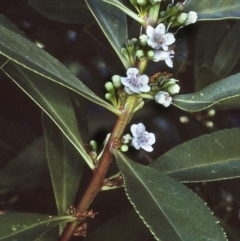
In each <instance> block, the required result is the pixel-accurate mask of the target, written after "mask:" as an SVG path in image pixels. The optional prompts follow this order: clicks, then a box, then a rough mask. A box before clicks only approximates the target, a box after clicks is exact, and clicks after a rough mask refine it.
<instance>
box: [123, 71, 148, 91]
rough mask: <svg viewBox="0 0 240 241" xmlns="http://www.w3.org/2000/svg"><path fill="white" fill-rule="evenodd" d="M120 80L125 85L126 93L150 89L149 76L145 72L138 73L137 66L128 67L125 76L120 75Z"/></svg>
mask: <svg viewBox="0 0 240 241" xmlns="http://www.w3.org/2000/svg"><path fill="white" fill-rule="evenodd" d="M121 82H122V84H123V85H124V86H125V88H124V89H125V91H126V92H127V94H134V93H141V92H148V91H150V86H149V85H148V82H149V77H148V76H147V75H145V74H143V75H139V70H138V69H137V68H129V69H128V70H127V77H121Z"/></svg>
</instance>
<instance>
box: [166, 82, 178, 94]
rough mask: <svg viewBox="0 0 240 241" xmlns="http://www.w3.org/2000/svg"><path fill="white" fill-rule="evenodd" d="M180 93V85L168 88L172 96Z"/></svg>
mask: <svg viewBox="0 0 240 241" xmlns="http://www.w3.org/2000/svg"><path fill="white" fill-rule="evenodd" d="M179 91H180V86H179V85H178V84H173V85H170V86H169V87H168V88H167V92H168V93H169V94H170V95H175V94H178V93H179Z"/></svg>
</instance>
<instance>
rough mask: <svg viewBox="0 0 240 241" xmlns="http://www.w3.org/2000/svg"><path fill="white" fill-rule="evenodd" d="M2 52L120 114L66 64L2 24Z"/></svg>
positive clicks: (26, 66) (25, 66)
mask: <svg viewBox="0 0 240 241" xmlns="http://www.w3.org/2000/svg"><path fill="white" fill-rule="evenodd" d="M0 54H2V55H3V56H5V57H6V58H8V59H10V60H12V61H13V62H15V63H17V64H19V65H21V66H23V67H24V68H26V69H28V70H30V71H32V72H34V73H36V74H38V75H40V76H42V77H45V78H46V79H48V80H50V81H53V82H55V83H57V84H59V85H62V86H65V87H66V88H68V89H70V90H73V91H75V92H76V93H78V94H80V95H82V96H83V97H85V98H87V99H89V100H90V101H92V102H94V103H96V104H98V105H100V106H103V107H104V108H106V109H108V110H110V111H112V112H113V113H116V114H118V111H117V110H116V109H115V108H114V107H113V106H111V105H110V104H108V103H107V102H105V101H104V100H102V99H101V98H99V97H98V96H97V95H95V94H94V93H93V92H92V91H91V90H90V89H89V88H88V87H86V86H85V85H84V84H83V83H82V82H81V81H80V80H79V79H78V78H77V77H75V76H74V75H73V74H72V73H71V72H70V71H69V70H68V69H67V68H66V67H65V66H64V65H62V64H61V63H60V62H59V61H58V60H56V59H55V58H53V57H52V56H51V55H49V54H48V53H47V52H45V51H44V50H42V49H40V48H39V47H37V46H36V45H35V44H33V43H32V42H30V41H29V40H27V39H26V38H24V37H22V36H20V35H19V34H17V33H15V32H12V31H10V30H8V29H6V28H4V27H2V26H0Z"/></svg>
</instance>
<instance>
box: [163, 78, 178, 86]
mask: <svg viewBox="0 0 240 241" xmlns="http://www.w3.org/2000/svg"><path fill="white" fill-rule="evenodd" d="M177 82H178V80H176V79H174V78H171V79H169V81H166V82H164V84H163V85H162V88H164V89H165V88H168V87H169V86H171V85H174V84H176V83H177Z"/></svg>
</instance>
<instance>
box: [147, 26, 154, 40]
mask: <svg viewBox="0 0 240 241" xmlns="http://www.w3.org/2000/svg"><path fill="white" fill-rule="evenodd" d="M146 34H147V36H148V37H149V38H152V37H153V34H154V28H153V27H152V26H150V25H148V26H147V29H146Z"/></svg>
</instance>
